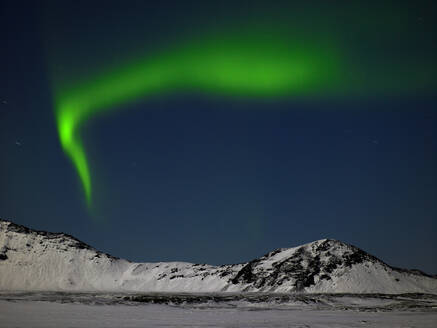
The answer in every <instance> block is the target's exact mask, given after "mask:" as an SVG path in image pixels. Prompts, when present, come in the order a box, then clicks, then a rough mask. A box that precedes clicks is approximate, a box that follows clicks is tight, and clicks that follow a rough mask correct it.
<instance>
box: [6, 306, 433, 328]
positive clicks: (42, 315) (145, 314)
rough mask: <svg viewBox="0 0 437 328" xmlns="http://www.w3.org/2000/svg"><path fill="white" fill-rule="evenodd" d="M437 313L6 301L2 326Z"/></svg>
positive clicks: (412, 318)
mask: <svg viewBox="0 0 437 328" xmlns="http://www.w3.org/2000/svg"><path fill="white" fill-rule="evenodd" d="M436 321H437V313H436V312H353V311H313V310H305V309H301V310H297V311H296V310H288V311H284V310H280V309H270V310H259V311H255V310H253V309H251V310H240V309H238V308H237V309H229V308H219V309H216V308H213V309H193V308H181V307H171V306H166V305H146V306H142V305H141V306H129V305H103V306H96V305H86V304H71V303H66V304H59V303H50V302H7V301H0V327H5V328H6V327H7V328H10V327H15V328H21V327H33V328H52V327H53V328H58V327H75V328H82V327H84V328H85V327H86V328H89V327H96V328H97V327H106V328H110V327H114V328H119V327H130V328H134V327H142V328H147V327H151V328H152V327H153V328H156V327H178V328H180V327H199V328H200V327H208V328H218V327H223V328H231V327H232V328H236V327H241V328H261V327H263V328H266V327H276V328H282V327H284V328H285V327H288V328H291V327H295V328H303V327H312V328H322V327H323V328H330V327H332V328H333V327H336V328H340V327H342V328H351V327H397V328H411V327H421V328H428V327H429V328H431V327H435V323H436Z"/></svg>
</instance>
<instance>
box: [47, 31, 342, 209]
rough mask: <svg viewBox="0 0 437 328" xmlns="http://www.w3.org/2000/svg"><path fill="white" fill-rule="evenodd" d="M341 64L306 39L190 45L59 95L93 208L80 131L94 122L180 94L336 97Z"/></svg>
mask: <svg viewBox="0 0 437 328" xmlns="http://www.w3.org/2000/svg"><path fill="white" fill-rule="evenodd" d="M341 62H342V61H341V59H340V57H339V54H338V49H335V48H334V47H332V46H327V44H326V43H320V44H317V43H314V40H312V41H310V40H302V39H301V38H299V39H297V38H296V39H292V38H281V37H276V38H275V37H272V36H268V37H261V36H251V37H247V36H245V37H235V36H232V37H227V38H226V37H223V38H214V39H207V40H204V41H201V40H200V41H197V42H192V43H189V44H184V45H182V46H180V47H175V48H173V49H170V50H167V51H163V52H161V53H156V54H153V55H148V56H145V57H144V58H141V59H140V60H136V61H132V62H128V63H124V64H123V65H120V66H119V67H116V68H112V69H108V70H107V71H103V72H102V73H101V74H98V75H96V76H91V77H89V78H88V79H86V80H85V81H83V82H81V83H77V84H76V85H73V86H70V87H66V88H59V89H58V90H56V92H55V106H56V121H57V128H58V132H59V138H60V142H61V145H62V147H63V149H64V151H65V152H66V154H67V155H68V156H69V157H70V159H71V160H72V162H73V164H74V166H75V168H76V170H77V173H78V175H79V177H80V181H81V184H82V186H83V190H84V193H85V197H86V201H87V204H88V205H89V206H90V205H91V199H92V183H91V173H90V167H89V163H88V160H87V156H86V152H85V150H84V147H83V145H82V142H81V137H80V128H81V126H82V125H83V124H84V123H85V122H87V121H88V120H89V119H90V118H91V117H93V116H94V115H96V114H100V113H103V112H105V111H109V110H112V109H117V108H121V105H123V104H125V103H126V102H129V101H132V100H134V99H138V98H146V97H147V96H148V95H153V94H162V93H169V92H172V91H198V92H206V93H216V94H223V95H230V96H242V97H251V98H253V97H295V96H299V97H302V96H314V95H320V94H324V93H330V92H331V91H332V90H336V89H339V88H340V87H341V86H342V85H343V86H344V85H345V84H346V81H345V79H344V78H343V77H342V76H343V73H342V71H343V69H344V68H342V67H341Z"/></svg>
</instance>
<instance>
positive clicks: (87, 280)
mask: <svg viewBox="0 0 437 328" xmlns="http://www.w3.org/2000/svg"><path fill="white" fill-rule="evenodd" d="M0 290H25V291H37V290H44V291H48V290H49V291H59V290H65V291H108V292H109V291H114V292H195V293H203V292H241V291H245V292H278V293H288V292H308V293H433V294H437V277H436V276H429V275H426V274H424V273H422V272H420V271H417V270H403V269H397V268H393V267H391V266H389V265H387V264H385V263H384V262H382V261H380V260H378V259H377V258H376V257H374V256H372V255H370V254H368V253H366V252H364V251H362V250H360V249H359V248H357V247H354V246H351V245H348V244H345V243H342V242H340V241H337V240H331V239H323V240H318V241H315V242H312V243H308V244H305V245H302V246H298V247H293V248H282V249H277V250H275V251H272V252H270V253H268V254H266V255H264V256H262V257H260V258H258V259H255V260H252V261H250V262H248V263H242V264H233V265H222V266H212V265H206V264H192V263H186V262H160V263H133V262H130V261H127V260H123V259H119V258H115V257H113V256H110V255H108V254H105V253H102V252H99V251H97V250H96V249H94V248H92V247H91V246H89V245H87V244H85V243H83V242H81V241H79V240H77V239H76V238H74V237H72V236H70V235H67V234H64V233H50V232H45V231H36V230H32V229H29V228H26V227H24V226H21V225H18V224H15V223H12V222H10V221H5V220H0Z"/></svg>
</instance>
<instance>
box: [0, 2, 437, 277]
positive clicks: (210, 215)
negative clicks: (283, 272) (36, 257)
mask: <svg viewBox="0 0 437 328" xmlns="http://www.w3.org/2000/svg"><path fill="white" fill-rule="evenodd" d="M435 13H436V10H435V4H433V3H432V2H428V1H422V0H419V1H415V2H412V1H380V2H378V3H369V2H366V1H356V2H355V1H354V2H350V1H339V2H335V3H332V2H327V1H312V2H311V3H309V2H299V1H281V0H279V1H270V2H267V1H261V0H252V1H244V0H242V1H227V0H223V1H197V0H187V1H166V2H154V1H142V0H127V1H118V0H107V1H100V0H95V1H91V2H89V1H81V0H78V1H54V0H42V1H38V2H33V3H26V6H22V5H21V4H20V3H19V2H18V1H12V0H6V1H3V2H2V4H0V16H1V17H0V25H1V26H0V27H1V29H0V31H2V33H3V34H2V36H3V43H2V49H3V52H2V53H1V54H0V56H1V58H2V60H1V61H0V65H1V67H0V72H2V74H1V75H2V77H3V79H0V142H1V143H0V154H1V158H2V161H1V170H0V174H1V175H0V181H1V184H0V217H2V218H10V219H11V220H12V221H15V222H17V223H20V224H24V225H26V226H30V227H32V228H36V229H42V230H47V231H65V232H66V233H69V234H71V235H74V236H77V237H78V238H79V239H81V240H84V241H85V242H88V243H89V244H91V245H94V246H95V247H96V248H98V249H102V250H105V251H107V252H109V253H111V254H114V255H116V256H120V257H123V258H128V259H131V260H134V261H164V260H186V261H190V262H198V263H212V264H223V263H228V262H235V263H236V262H242V261H247V260H250V259H251V258H256V257H259V256H260V255H262V254H264V253H265V252H266V251H269V250H271V249H276V248H278V247H289V246H291V245H297V244H303V243H306V242H309V241H313V240H317V239H321V238H335V239H339V240H342V241H345V242H349V243H351V244H354V245H357V246H360V247H362V248H363V249H366V250H368V251H369V252H370V253H372V254H376V255H378V256H380V257H381V258H382V259H383V260H385V261H386V262H387V263H389V264H392V265H395V266H399V267H417V268H419V269H423V270H425V271H428V272H430V273H433V272H434V273H435V272H436V270H437V267H436V264H435V263H430V262H429V258H431V257H432V256H434V254H435V252H436V251H437V243H436V241H437V238H436V231H437V230H436V229H437V225H436V224H437V223H436V220H435V217H436V215H437V205H436V202H435V199H436V198H437V171H436V168H437V155H436V146H435V145H436V144H437V134H436V131H437V123H436V122H437V111H436V108H437V100H436V90H437V74H436V72H437V70H436V68H437V64H436V61H435V58H436V57H437V44H436V42H435V37H436V32H435V31H436V28H435V22H436V21H437V18H436V14H435Z"/></svg>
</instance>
